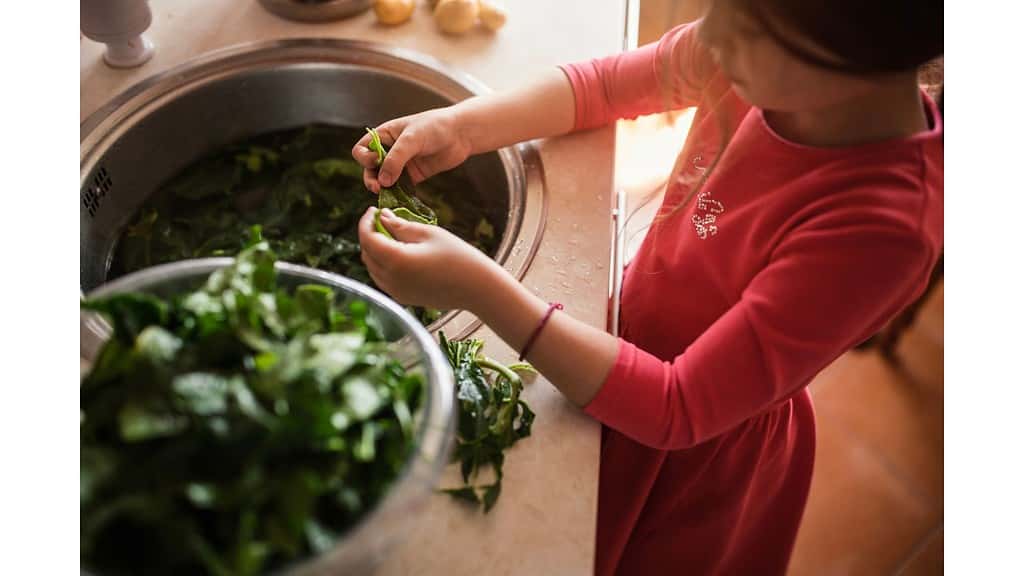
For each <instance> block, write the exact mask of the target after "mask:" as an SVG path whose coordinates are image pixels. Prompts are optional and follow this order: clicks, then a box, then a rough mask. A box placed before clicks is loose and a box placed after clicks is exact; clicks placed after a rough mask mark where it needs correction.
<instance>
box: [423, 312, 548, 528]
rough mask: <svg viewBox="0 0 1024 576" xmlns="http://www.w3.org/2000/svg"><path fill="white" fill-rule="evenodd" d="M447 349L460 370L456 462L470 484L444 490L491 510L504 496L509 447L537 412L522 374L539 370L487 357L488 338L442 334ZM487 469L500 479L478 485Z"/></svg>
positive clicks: (455, 369)
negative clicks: (526, 394)
mask: <svg viewBox="0 0 1024 576" xmlns="http://www.w3.org/2000/svg"><path fill="white" fill-rule="evenodd" d="M440 341H441V348H442V349H443V350H444V352H445V354H446V355H447V356H448V361H449V363H450V364H451V366H452V371H453V372H454V374H455V397H456V401H457V402H458V404H459V420H458V422H459V425H458V430H457V431H456V446H455V453H454V454H453V457H452V460H453V462H459V463H460V464H461V471H462V480H463V483H464V486H460V487H458V488H449V489H445V490H443V492H446V493H448V494H450V495H451V496H452V497H454V498H456V499H459V500H464V501H468V502H472V503H474V504H477V505H482V506H483V510H484V512H488V511H490V509H491V508H492V507H493V506H494V504H495V503H496V502H497V500H498V496H499V495H500V494H501V481H502V478H503V477H504V472H503V466H504V463H505V450H506V449H508V448H510V447H512V445H514V444H515V443H516V442H518V441H519V440H521V439H523V438H526V437H527V436H529V435H530V430H531V427H532V425H533V420H534V413H533V411H532V410H530V407H529V406H528V405H527V404H526V402H525V401H524V400H522V399H521V398H520V395H521V393H522V391H523V380H522V378H521V377H520V375H519V373H520V372H533V368H532V367H531V366H530V365H529V364H525V363H517V364H512V365H509V366H505V365H503V364H501V363H499V362H496V361H494V360H492V359H490V358H487V357H486V356H484V355H483V352H482V349H483V345H484V343H483V340H476V339H465V340H457V341H453V340H448V339H447V338H446V337H445V335H444V332H441V333H440ZM483 469H490V470H491V471H493V473H494V481H493V482H490V483H488V484H482V485H477V484H475V483H474V481H475V480H476V479H477V475H478V473H479V472H480V471H481V470H483Z"/></svg>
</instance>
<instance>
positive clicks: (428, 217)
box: [366, 128, 437, 238]
mask: <svg viewBox="0 0 1024 576" xmlns="http://www.w3.org/2000/svg"><path fill="white" fill-rule="evenodd" d="M366 131H367V132H369V133H370V146H369V148H370V150H372V151H374V152H376V153H377V165H378V166H380V165H381V164H383V163H384V158H385V157H387V153H388V152H387V149H386V148H385V147H384V144H383V143H382V142H381V141H380V135H379V134H377V131H376V130H374V129H373V128H367V129H366ZM406 182H407V184H408V186H409V190H408V191H406V189H405V187H403V186H402V184H401V183H399V182H395V184H394V185H393V186H391V187H390V188H381V189H380V194H379V195H378V198H377V207H378V208H380V209H381V210H383V209H385V208H387V209H389V210H391V211H392V212H394V213H395V216H398V217H399V218H403V219H405V220H410V221H412V222H419V223H420V224H428V225H431V226H436V225H437V214H435V213H434V211H433V210H432V209H431V208H430V206H427V205H426V204H424V203H423V201H421V200H420V199H419V198H417V197H416V196H415V195H414V194H413V193H412V182H411V181H409V180H407V179H406ZM374 227H375V228H376V229H377V231H378V232H380V233H382V234H385V235H386V236H388V237H389V238H390V237H391V233H389V232H388V231H387V229H386V228H384V225H383V224H381V221H380V212H378V213H377V217H376V218H375V220H374Z"/></svg>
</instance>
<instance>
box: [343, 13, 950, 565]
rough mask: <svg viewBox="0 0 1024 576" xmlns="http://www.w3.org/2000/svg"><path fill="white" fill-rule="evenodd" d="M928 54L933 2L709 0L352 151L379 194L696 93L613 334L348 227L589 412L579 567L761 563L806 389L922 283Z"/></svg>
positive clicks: (476, 267) (392, 281)
mask: <svg viewBox="0 0 1024 576" xmlns="http://www.w3.org/2000/svg"><path fill="white" fill-rule="evenodd" d="M941 51H942V4H941V2H926V1H924V0H920V1H911V0H906V1H904V2H885V1H882V0H844V1H834V2H812V1H809V0H805V1H801V0H717V1H713V2H712V3H711V5H710V8H709V9H708V11H707V12H706V14H705V17H704V18H703V19H702V20H701V21H699V22H697V23H695V24H693V25H685V26H681V27H679V28H676V29H674V30H672V31H670V32H669V33H668V34H666V35H665V36H664V37H663V38H662V39H661V40H660V41H659V42H657V43H656V44H652V45H648V46H645V47H642V48H640V49H638V50H636V51H633V52H629V53H625V54H620V55H616V56H612V57H609V58H604V59H600V60H595V61H592V62H584V63H579V64H573V65H567V66H564V67H562V68H561V69H560V70H557V71H553V72H552V73H551V74H549V75H548V76H546V77H545V78H543V79H542V80H541V81H539V82H537V83H535V84H533V85H531V86H528V87H525V88H523V89H520V90H518V91H514V92H511V93H507V94H498V95H493V96H486V97H481V98H474V99H470V100H467V101H465V102H462V103H459V104H457V105H454V106H451V107H448V108H443V109H439V110H432V111H428V112H424V113H422V114H416V115H413V116H409V117H405V118H399V119H397V120H392V121H390V122H387V123H385V124H383V125H382V126H380V127H379V131H380V133H381V135H382V138H383V139H384V142H385V144H388V145H391V146H392V148H391V152H390V154H389V155H388V157H387V159H386V161H385V162H384V164H383V165H382V166H381V167H380V170H379V172H378V171H376V170H375V169H374V166H375V163H374V161H375V156H374V154H373V153H371V152H370V151H369V150H368V148H367V143H368V141H367V139H365V138H364V139H363V140H361V141H360V142H358V143H357V144H356V145H355V147H354V148H353V155H354V156H355V158H356V159H357V160H358V161H359V162H360V163H361V164H362V165H363V166H364V167H365V168H366V172H365V181H366V185H367V186H368V187H369V188H370V189H372V190H379V188H380V186H381V185H384V186H388V185H390V184H392V183H393V182H394V181H395V180H396V178H397V176H398V175H399V174H400V173H401V171H402V170H406V171H408V173H409V175H410V176H411V177H412V179H413V180H414V181H419V180H422V179H424V178H427V177H429V176H431V175H432V174H435V173H437V172H440V171H442V170H447V169H450V168H452V167H454V166H456V165H458V164H459V163H461V162H462V161H464V160H465V159H466V157H467V156H469V155H470V154H476V153H480V152H484V151H489V150H493V149H496V148H499V147H501V146H506V145H510V144H512V143H514V142H518V141H522V140H528V139H532V138H539V137H547V136H553V135H558V134H563V133H566V132H569V131H570V130H583V129H587V128H591V127H595V126H599V125H602V124H606V123H609V122H612V121H614V120H616V119H618V118H624V117H635V116H637V115H641V114H649V113H653V112H659V111H663V110H666V109H675V108H682V107H688V106H697V107H698V111H697V114H696V116H695V119H694V123H693V126H692V128H691V131H690V134H689V136H688V137H687V141H686V143H685V145H684V146H683V149H682V153H681V154H680V156H679V159H678V161H677V162H676V166H675V168H674V170H673V172H672V176H671V178H670V180H669V182H668V185H667V189H666V195H665V199H664V201H663V204H662V206H661V208H660V210H659V214H658V216H657V218H656V220H655V223H654V225H653V226H652V228H651V230H650V231H649V233H648V236H647V238H646V239H645V241H644V244H643V246H642V247H641V248H640V251H639V253H638V255H637V256H636V258H635V260H634V261H633V262H632V263H631V264H630V266H629V268H628V270H627V274H626V277H625V282H624V287H623V292H622V307H621V325H622V327H623V333H622V337H621V338H615V337H613V336H611V335H609V334H606V333H604V332H602V331H600V330H597V329H595V328H592V327H590V326H588V325H585V324H583V323H581V322H578V321H576V320H574V319H573V318H571V317H570V316H569V315H568V314H566V313H564V312H557V311H555V308H556V307H555V306H553V305H552V306H549V304H548V303H547V302H545V301H543V300H541V299H540V298H539V297H537V296H536V295H534V294H533V293H531V292H530V291H529V290H527V289H526V288H525V287H523V286H522V285H520V284H519V283H518V282H516V281H515V280H514V279H513V278H512V277H511V276H509V275H508V274H507V273H506V272H505V271H504V270H503V269H502V268H501V267H500V266H498V265H497V264H496V263H494V262H493V261H491V260H490V259H488V258H487V257H486V256H485V255H484V254H482V253H481V252H479V251H478V250H476V249H474V248H472V247H471V246H469V245H468V244H466V243H464V242H462V241H461V240H460V239H458V238H456V237H455V236H453V235H452V234H450V233H448V232H446V231H445V230H442V229H440V228H437V227H429V226H423V225H418V224H415V223H412V222H407V221H404V220H401V219H398V218H396V217H395V216H394V215H393V214H391V213H390V212H389V211H385V212H384V214H383V215H382V216H383V224H384V226H385V227H387V228H388V229H389V230H390V231H391V233H392V234H393V236H394V240H392V239H389V238H387V237H386V236H384V235H383V234H377V233H374V232H373V218H374V209H371V210H370V211H368V212H367V214H366V215H365V216H364V217H363V219H362V220H361V222H360V241H361V243H362V249H363V260H364V261H365V262H366V265H367V267H368V268H369V271H370V274H371V276H372V277H373V280H374V281H375V282H376V283H377V284H378V285H379V286H380V287H381V288H382V289H383V290H385V291H387V292H389V293H390V294H391V295H392V296H393V297H394V298H395V299H397V300H399V301H400V302H403V303H405V304H416V305H422V306H430V307H434V308H441V309H465V310H470V311H472V312H473V313H474V314H476V315H477V316H479V317H480V318H481V319H482V320H483V321H484V322H486V323H487V324H488V325H489V326H490V327H491V328H492V329H493V330H494V331H495V332H496V333H497V334H498V335H499V336H500V337H501V338H502V339H503V340H505V341H506V342H507V343H508V344H509V345H510V346H512V347H514V348H516V349H519V350H523V351H524V354H526V356H527V359H528V360H529V361H530V362H531V363H532V364H533V365H534V366H535V367H537V368H538V369H539V370H540V372H541V373H543V374H544V376H545V377H546V378H547V379H548V380H550V381H551V383H552V384H554V385H555V386H556V387H558V389H559V390H560V391H561V392H562V393H563V394H564V395H565V396H566V397H567V398H568V399H569V400H570V401H572V402H573V403H575V404H577V405H579V406H581V407H583V409H584V410H585V411H586V413H587V414H590V415H591V416H593V417H594V418H596V419H598V420H599V421H601V422H602V424H603V425H604V426H603V432H602V447H601V472H600V487H599V506H598V527H597V545H596V550H597V557H596V572H597V574H599V575H607V574H666V573H687V574H758V575H764V574H783V573H784V572H785V570H786V565H787V563H788V560H789V557H790V553H791V551H792V548H793V542H794V540H795V537H796V533H797V528H798V526H799V523H800V518H801V515H802V513H803V509H804V504H805V501H806V499H807V493H808V488H809V486H810V482H811V470H812V468H813V460H814V442H815V439H814V414H813V410H812V407H811V401H810V397H809V395H808V393H807V391H806V386H807V384H808V383H809V382H810V380H811V379H812V378H813V377H814V376H815V374H816V373H817V372H818V371H819V370H821V369H822V368H823V367H825V366H826V365H827V364H829V363H830V362H831V361H832V360H834V359H835V358H836V357H837V356H839V355H840V354H842V353H843V352H844V351H846V350H848V349H849V348H851V347H852V346H854V345H856V344H857V343H859V342H861V341H863V340H865V339H866V338H868V337H869V336H871V335H872V334H873V333H874V332H876V331H877V330H878V329H879V328H880V327H882V326H883V325H884V324H885V322H886V321H887V320H888V319H889V318H891V317H892V316H894V315H895V314H896V313H897V312H899V311H900V309H902V308H903V307H904V306H906V305H907V304H908V303H910V302H912V301H913V300H914V299H915V298H916V297H917V296H918V295H919V294H920V293H921V291H922V290H923V288H924V286H925V283H926V282H927V278H928V275H929V271H930V270H931V268H932V266H933V264H934V263H935V261H936V258H937V256H938V254H939V253H940V251H941V249H942V227H943V225H942V204H943V197H942V194H943V192H942V189H943V184H942V171H943V159H942V154H943V152H942V150H943V144H942V122H941V119H940V116H939V113H938V110H937V109H936V106H935V104H934V103H933V102H932V100H931V99H929V98H928V97H927V95H925V94H924V93H923V92H922V91H921V90H920V89H919V88H918V86H917V82H916V68H917V67H918V66H920V65H921V64H923V63H924V62H926V61H928V60H930V59H932V58H934V57H936V56H937V55H939V54H940V53H941ZM557 192H558V191H557V190H556V191H554V193H556V194H557Z"/></svg>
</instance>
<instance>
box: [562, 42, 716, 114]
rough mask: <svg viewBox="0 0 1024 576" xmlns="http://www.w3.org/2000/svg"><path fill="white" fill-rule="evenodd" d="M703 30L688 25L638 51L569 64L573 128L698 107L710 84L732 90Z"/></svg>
mask: <svg viewBox="0 0 1024 576" xmlns="http://www.w3.org/2000/svg"><path fill="white" fill-rule="evenodd" d="M698 26H699V22H694V23H691V24H684V25H682V26H678V27H676V28H674V29H672V30H669V31H668V32H667V33H666V34H665V35H664V36H662V38H661V39H660V40H659V41H658V42H655V43H652V44H647V45H645V46H642V47H640V48H638V49H637V50H632V51H629V52H624V53H622V54H615V55H613V56H608V57H606V58H600V59H596V60H590V61H587V62H578V63H575V64H569V65H567V66H563V67H562V70H563V71H564V72H565V73H566V75H567V76H568V77H569V80H570V82H571V83H572V88H573V94H574V96H575V103H576V104H575V109H576V120H575V123H574V124H573V128H574V129H576V130H584V129H587V128H593V127H596V126H601V125H604V124H608V123H610V122H614V121H615V120H618V119H620V118H635V117H637V116H642V115H644V114H653V113H655V112H664V111H666V110H677V109H680V108H688V107H690V106H697V105H698V104H700V102H701V99H702V98H703V96H704V93H705V90H706V89H707V88H708V87H709V86H716V87H718V89H719V90H725V89H727V88H728V86H729V83H728V81H727V80H725V79H724V76H722V75H721V74H718V72H719V68H718V66H717V65H716V64H715V63H714V60H713V59H712V57H711V53H710V52H709V51H708V50H707V49H706V48H704V46H703V45H702V44H701V43H700V41H699V40H698V37H697V28H698ZM716 75H717V78H716ZM716 80H720V81H717V82H716Z"/></svg>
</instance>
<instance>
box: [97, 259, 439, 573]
mask: <svg viewBox="0 0 1024 576" xmlns="http://www.w3.org/2000/svg"><path fill="white" fill-rule="evenodd" d="M232 262H233V260H232V259H231V258H202V259H196V260H183V261H180V262H173V263H170V264H164V265H161V266H154V267H152V268H146V269H145V270H140V271H138V272H135V273H132V274H129V275H126V276H123V277H121V278H119V279H117V280H114V281H112V282H110V283H107V284H105V285H103V286H102V287H100V288H98V289H97V290H94V291H92V292H91V293H90V294H89V297H102V296H108V295H111V294H115V293H120V292H147V293H152V294H156V295H158V296H162V297H169V296H171V295H173V294H179V293H181V292H184V291H190V290H194V289H196V288H198V287H200V286H201V285H202V283H203V282H205V280H206V278H207V277H208V276H209V275H210V273H212V272H213V271H214V270H217V269H220V268H223V267H225V266H228V265H230V264H231V263H232ZM276 267H277V272H278V284H279V286H281V287H283V288H294V287H295V286H298V285H300V284H309V283H315V284H323V285H326V286H330V287H331V288H333V289H334V290H335V293H336V294H337V295H338V297H340V298H350V299H359V300H364V301H366V302H367V303H368V304H369V306H370V310H371V313H372V314H375V315H376V316H377V317H378V318H379V319H380V320H381V323H382V324H383V327H384V332H385V334H386V337H387V339H388V340H389V341H392V342H394V344H393V345H392V346H393V349H394V351H395V354H396V355H397V356H398V357H399V358H400V359H401V361H402V362H403V363H404V364H405V365H406V366H407V367H409V368H415V369H418V370H421V371H422V372H423V374H424V375H425V376H426V381H427V390H426V396H425V400H424V402H423V404H422V406H421V408H420V411H419V412H418V414H417V418H418V419H419V422H418V425H417V431H416V438H415V443H416V450H415V452H414V453H413V454H411V455H410V457H409V460H408V461H407V462H406V465H405V468H404V470H403V472H402V474H401V475H400V476H399V477H398V478H396V479H395V481H394V483H393V484H392V487H391V489H390V490H389V491H388V493H387V495H386V496H385V497H384V498H383V499H382V500H381V502H379V503H378V504H377V507H376V508H375V509H374V510H372V511H371V512H370V513H369V514H367V515H366V516H365V517H363V519H362V520H361V521H359V522H358V523H357V524H356V525H355V526H353V527H352V528H350V529H349V530H348V532H346V533H344V534H342V535H341V536H340V538H339V540H338V543H337V545H336V546H335V547H334V548H333V549H332V550H331V551H330V552H328V553H326V554H324V555H322V556H318V557H315V558H313V559H310V560H309V561H307V562H305V563H302V564H300V565H297V566H294V567H293V568H292V569H290V570H288V573H289V574H366V573H369V572H371V571H372V570H373V568H374V567H375V566H376V565H378V564H379V563H380V562H381V560H383V558H384V555H385V554H386V552H387V551H388V549H389V548H390V547H391V546H392V545H393V544H395V543H396V542H397V541H399V540H400V539H401V538H402V537H403V536H404V535H405V534H406V533H407V532H408V531H409V530H410V529H411V528H412V527H413V526H414V525H415V522H416V520H417V516H418V513H419V512H420V511H421V510H422V509H423V506H424V504H425V502H426V498H427V496H428V495H429V493H430V492H431V491H432V490H433V489H434V487H435V485H436V483H437V480H438V477H439V476H440V474H441V471H442V470H443V468H444V466H445V465H446V464H447V462H448V457H449V455H450V450H451V445H452V440H453V438H454V430H455V420H456V412H455V410H454V405H455V404H454V402H455V398H454V394H455V393H454V382H453V376H452V371H451V368H450V365H449V364H448V360H447V358H445V356H444V353H443V352H442V351H441V349H440V347H438V345H437V344H436V343H435V342H434V339H433V337H432V336H431V335H430V333H428V332H427V330H426V329H425V328H424V327H423V326H421V325H420V323H419V322H418V321H417V320H416V319H415V318H414V317H413V316H412V315H411V314H409V313H408V312H406V311H405V309H403V308H402V307H401V306H399V305H398V304H396V303H395V302H394V301H393V300H391V299H390V298H388V297H387V296H385V295H383V294H381V293H380V292H378V291H376V290H374V289H372V288H370V287H368V286H366V285H364V284H361V283H359V282H356V281H354V280H351V279H349V278H345V277H343V276H339V275H337V274H330V273H327V272H323V271H320V270H314V269H312V268H307V267H305V266H297V265H294V264H285V263H278V264H277V266H276ZM83 316H95V314H93V313H83ZM83 337H98V338H100V339H102V338H103V335H89V336H86V335H83ZM87 360H91V359H87Z"/></svg>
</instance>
